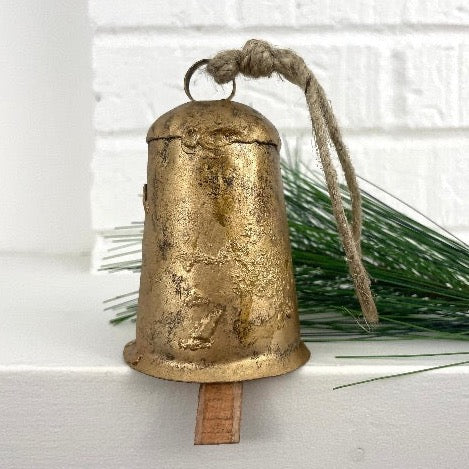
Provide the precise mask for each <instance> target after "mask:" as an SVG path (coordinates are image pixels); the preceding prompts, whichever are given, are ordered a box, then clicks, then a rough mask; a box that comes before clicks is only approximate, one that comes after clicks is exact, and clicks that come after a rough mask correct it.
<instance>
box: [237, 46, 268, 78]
mask: <svg viewBox="0 0 469 469" xmlns="http://www.w3.org/2000/svg"><path fill="white" fill-rule="evenodd" d="M241 54H242V56H241V61H240V64H239V71H240V72H241V73H242V74H243V75H246V76H249V77H253V78H259V77H270V76H271V75H272V73H273V72H274V71H275V56H274V50H273V49H272V47H271V46H270V44H269V43H268V42H265V41H260V40H258V39H251V40H249V41H248V42H246V44H245V45H244V47H243V49H242V51H241Z"/></svg>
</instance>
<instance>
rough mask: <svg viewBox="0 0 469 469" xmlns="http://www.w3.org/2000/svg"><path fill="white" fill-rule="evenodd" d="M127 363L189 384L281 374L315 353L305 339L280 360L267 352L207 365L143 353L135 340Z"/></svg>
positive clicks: (127, 348)
mask: <svg viewBox="0 0 469 469" xmlns="http://www.w3.org/2000/svg"><path fill="white" fill-rule="evenodd" d="M123 355H124V360H125V362H126V363H127V364H128V365H129V366H130V367H131V368H133V369H134V370H136V371H139V372H140V373H143V374H145V375H148V376H152V377H154V378H160V379H165V380H169V381H180V382H186V383H228V382H239V381H251V380H254V379H261V378H268V377H273V376H281V375H284V374H287V373H290V372H292V371H295V370H296V369H298V368H300V367H301V366H303V365H304V364H305V363H306V362H307V361H308V360H309V358H310V356H311V352H310V351H309V349H308V348H307V347H306V345H305V344H304V342H303V341H299V342H298V346H297V347H296V348H295V349H293V350H292V351H291V352H290V353H289V354H288V356H286V357H284V358H281V359H279V356H278V355H277V354H273V353H264V354H262V355H259V356H258V357H256V358H255V359H254V358H252V357H247V358H244V359H241V360H237V361H233V362H228V363H218V364H214V365H209V366H206V367H197V366H195V365H194V364H190V363H184V362H178V361H175V360H168V359H167V358H164V357H163V356H160V355H158V354H153V355H150V354H139V353H138V351H137V343H136V341H135V340H132V341H131V342H129V343H128V344H126V345H125V347H124V351H123Z"/></svg>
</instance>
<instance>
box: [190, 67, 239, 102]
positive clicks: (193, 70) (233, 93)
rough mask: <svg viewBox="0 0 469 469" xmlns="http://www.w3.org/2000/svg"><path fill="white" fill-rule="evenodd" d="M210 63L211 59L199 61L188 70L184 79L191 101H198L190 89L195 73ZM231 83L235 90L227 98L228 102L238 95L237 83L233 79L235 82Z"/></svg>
mask: <svg viewBox="0 0 469 469" xmlns="http://www.w3.org/2000/svg"><path fill="white" fill-rule="evenodd" d="M208 62H209V59H202V60H199V61H197V62H196V63H195V64H194V65H192V66H191V67H190V68H189V70H187V72H186V75H185V77H184V91H185V92H186V95H187V97H188V98H189V99H190V100H191V101H196V100H195V99H194V98H193V97H192V95H191V92H190V89H189V87H190V82H191V78H192V75H193V74H194V72H195V71H196V70H197V69H198V68H200V67H202V65H207V64H208ZM231 83H232V85H233V89H232V90H231V94H230V95H229V96H228V97H227V98H225V99H226V100H231V99H233V96H234V95H235V93H236V82H235V80H234V78H233V81H232V82H231Z"/></svg>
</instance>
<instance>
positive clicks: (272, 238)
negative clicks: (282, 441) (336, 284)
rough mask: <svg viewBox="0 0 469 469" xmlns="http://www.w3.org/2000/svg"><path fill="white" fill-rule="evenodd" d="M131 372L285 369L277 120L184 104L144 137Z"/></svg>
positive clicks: (285, 265) (225, 373)
mask: <svg viewBox="0 0 469 469" xmlns="http://www.w3.org/2000/svg"><path fill="white" fill-rule="evenodd" d="M147 140H148V141H149V156H148V179H147V188H146V191H145V200H144V206H145V227H144V236H143V248H142V251H143V262H142V272H141V279H140V294H139V306H138V315H137V339H136V341H133V342H130V343H129V344H128V345H127V346H126V348H125V351H124V356H125V359H126V361H127V362H128V363H129V365H130V366H132V367H133V368H135V369H137V370H139V371H142V372H143V373H147V374H150V375H152V376H157V377H161V378H166V379H173V380H179V381H196V382H217V381H243V380H248V379H254V378H260V377H264V376H273V375H279V374H283V373H286V372H288V371H291V370H294V369H295V368H298V367H299V366H301V365H302V364H303V363H304V362H305V361H307V359H308V357H309V352H308V350H307V348H306V347H305V346H304V344H303V343H302V342H301V341H300V338H299V320H298V313H297V305H296V292H295V284H294V277H293V270H292V260H291V254H290V245H289V238H288V226H287V219H286V212H285V204H284V199H283V189H282V181H281V175H280V167H279V154H278V145H279V137H278V133H277V131H276V130H275V128H274V127H273V126H272V124H271V123H270V122H268V121H267V120H266V119H265V118H264V117H263V116H261V115H260V114H259V113H257V112H256V111H254V110H253V109H251V108H249V107H247V106H244V105H242V104H239V103H233V102H229V101H224V100H222V101H205V102H191V103H187V104H184V105H183V106H179V107H178V108H176V109H174V110H173V111H170V112H169V113H167V114H165V115H163V116H162V117H161V118H160V119H158V120H157V121H156V122H155V124H153V126H152V127H151V129H150V131H149V133H148V138H147Z"/></svg>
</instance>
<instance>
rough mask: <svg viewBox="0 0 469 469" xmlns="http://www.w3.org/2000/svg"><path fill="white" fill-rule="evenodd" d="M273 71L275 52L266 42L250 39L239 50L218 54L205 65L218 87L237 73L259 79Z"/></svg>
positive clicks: (268, 75)
mask: <svg viewBox="0 0 469 469" xmlns="http://www.w3.org/2000/svg"><path fill="white" fill-rule="evenodd" d="M274 71H275V51H274V49H273V48H272V47H271V45H270V44H269V43H268V42H265V41H261V40H259V39H251V40H249V41H248V42H246V44H245V45H244V47H243V48H242V49H241V50H226V51H222V52H219V53H218V54H217V55H215V57H213V59H211V60H210V61H209V62H208V64H207V72H208V73H209V74H210V75H211V76H212V77H213V79H214V80H215V81H216V82H217V83H218V84H220V85H222V84H224V83H228V82H230V81H232V80H233V79H234V78H235V77H236V75H238V73H242V74H243V75H246V76H249V77H253V78H259V77H270V76H271V75H272V73H273V72H274Z"/></svg>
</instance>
